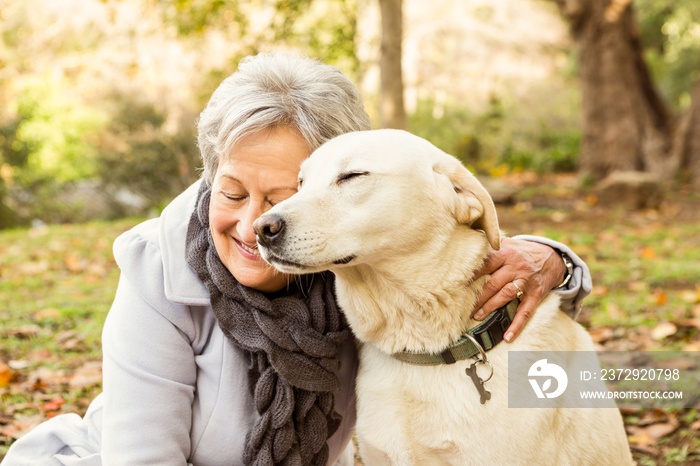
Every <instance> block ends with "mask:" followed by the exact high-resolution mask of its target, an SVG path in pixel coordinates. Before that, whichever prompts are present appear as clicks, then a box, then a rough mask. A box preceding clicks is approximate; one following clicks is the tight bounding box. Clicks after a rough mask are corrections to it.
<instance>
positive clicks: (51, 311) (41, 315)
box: [32, 307, 61, 322]
mask: <svg viewBox="0 0 700 466" xmlns="http://www.w3.org/2000/svg"><path fill="white" fill-rule="evenodd" d="M60 318H61V311H59V310H58V309H56V308H53V307H47V308H45V309H42V310H40V311H37V312H35V313H34V315H32V320H33V321H34V322H43V321H45V320H51V321H58V320H60Z"/></svg>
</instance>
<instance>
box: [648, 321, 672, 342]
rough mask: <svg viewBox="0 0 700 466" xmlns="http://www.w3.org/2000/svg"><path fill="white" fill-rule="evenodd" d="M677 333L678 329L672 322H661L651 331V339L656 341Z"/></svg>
mask: <svg viewBox="0 0 700 466" xmlns="http://www.w3.org/2000/svg"><path fill="white" fill-rule="evenodd" d="M677 331H678V327H676V325H675V324H674V323H673V322H661V323H660V324H658V325H657V326H656V327H654V328H653V329H652V330H651V338H653V339H654V340H656V341H659V340H663V339H664V338H666V337H670V336H671V335H673V334H675V333H676V332H677Z"/></svg>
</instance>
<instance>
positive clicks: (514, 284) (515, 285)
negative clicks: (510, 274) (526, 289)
mask: <svg viewBox="0 0 700 466" xmlns="http://www.w3.org/2000/svg"><path fill="white" fill-rule="evenodd" d="M512 283H513V286H514V287H515V289H516V290H518V291H516V292H515V297H516V298H518V299H520V298H522V297H523V295H524V294H525V293H523V290H521V289H520V287H519V286H518V284H517V283H515V282H512Z"/></svg>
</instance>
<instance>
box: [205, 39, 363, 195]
mask: <svg viewBox="0 0 700 466" xmlns="http://www.w3.org/2000/svg"><path fill="white" fill-rule="evenodd" d="M280 125H284V126H289V127H292V128H295V129H296V130H298V131H299V133H300V134H301V136H302V137H303V138H304V140H305V141H306V143H307V144H308V145H309V148H310V150H314V149H316V148H317V147H318V146H320V145H321V144H323V143H324V142H325V141H327V140H329V139H331V138H333V137H335V136H339V135H341V134H344V133H347V132H350V131H358V130H366V129H370V126H371V125H370V119H369V116H368V115H367V113H366V112H365V110H364V107H363V104H362V99H361V97H360V93H359V91H358V90H357V88H356V87H355V85H354V84H353V83H352V82H351V81H350V80H349V79H348V78H347V77H346V76H345V75H343V73H341V72H340V71H339V70H338V69H337V68H335V67H333V66H329V65H324V64H323V63H321V62H320V61H318V60H314V59H311V58H306V57H302V56H299V55H294V54H289V53H274V54H260V55H256V56H252V57H247V58H244V59H243V60H242V61H241V62H240V64H239V66H238V70H237V71H236V72H235V73H233V74H232V75H231V76H229V77H228V78H226V79H225V80H224V81H223V82H222V83H221V84H220V85H219V87H218V88H217V89H216V90H215V91H214V93H213V94H212V96H211V99H210V100H209V103H208V104H207V106H206V108H205V109H204V111H202V113H201V114H200V116H199V121H198V124H197V129H198V138H197V139H198V145H199V150H200V153H201V155H202V162H203V164H204V169H203V174H202V177H203V178H204V180H205V181H206V182H207V183H208V184H211V182H212V180H213V179H214V174H215V173H216V170H217V167H218V164H219V159H220V157H222V156H224V155H227V154H230V152H231V149H232V147H233V146H234V145H235V144H236V143H237V142H238V141H240V140H241V139H242V138H243V137H245V136H247V135H250V134H253V133H255V132H257V131H261V130H264V129H268V128H272V127H275V126H280Z"/></svg>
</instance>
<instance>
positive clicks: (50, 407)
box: [41, 397, 66, 412]
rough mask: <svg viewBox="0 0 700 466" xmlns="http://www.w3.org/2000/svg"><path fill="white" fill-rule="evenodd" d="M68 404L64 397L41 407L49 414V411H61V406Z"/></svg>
mask: <svg viewBox="0 0 700 466" xmlns="http://www.w3.org/2000/svg"><path fill="white" fill-rule="evenodd" d="M65 402H66V400H64V399H63V398H62V397H58V398H55V399H53V400H49V401H47V402H46V403H44V405H43V406H42V407H41V410H42V411H44V412H49V411H58V410H59V409H61V406H63V404H64V403H65Z"/></svg>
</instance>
